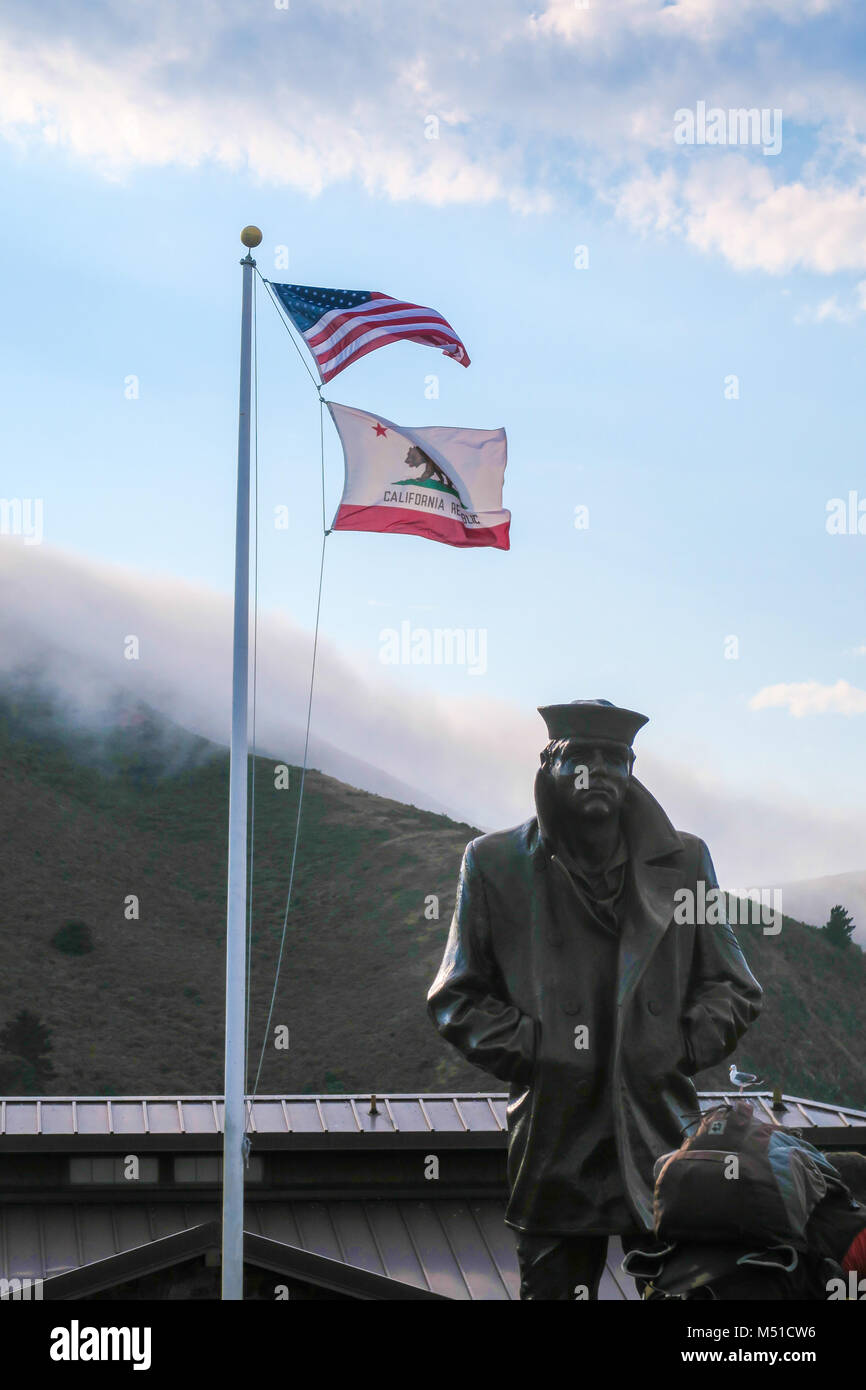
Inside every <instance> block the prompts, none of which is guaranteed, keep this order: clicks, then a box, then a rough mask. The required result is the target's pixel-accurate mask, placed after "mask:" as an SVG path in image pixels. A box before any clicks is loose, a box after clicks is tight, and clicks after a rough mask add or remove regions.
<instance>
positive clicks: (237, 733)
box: [222, 227, 262, 1300]
mask: <svg viewBox="0 0 866 1390" xmlns="http://www.w3.org/2000/svg"><path fill="white" fill-rule="evenodd" d="M261 239H262V234H261V232H260V231H259V229H258V227H244V229H243V231H242V232H241V242H242V243H243V245H244V246H246V248H247V254H246V256H244V258H243V260H242V261H241V265H242V266H243V294H242V301H241V371H240V403H239V411H238V491H237V514H236V528H235V608H234V646H233V655H232V741H231V761H230V771H229V860H228V894H227V904H226V1024H225V1134H224V1141H223V1211H222V1215H223V1228H222V1298H223V1300H227V1299H242V1298H243V1296H244V1159H245V1154H244V1139H245V1133H246V1123H245V1120H246V1117H245V1105H246V1094H245V1093H246V974H247V970H246V954H247V941H246V904H247V761H248V742H247V665H248V654H249V588H250V395H251V378H252V321H253V314H252V305H253V274H254V272H255V265H256V263H255V261H254V260H253V258H252V255H251V254H250V251H251V249H252V248H253V247H256V246H258V245H259V243H260V242H261Z"/></svg>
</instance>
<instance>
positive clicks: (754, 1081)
mask: <svg viewBox="0 0 866 1390" xmlns="http://www.w3.org/2000/svg"><path fill="white" fill-rule="evenodd" d="M728 1075H729V1077H730V1078H731V1084H732V1085H734V1086H737V1087H739V1090H740V1094H742V1092H743V1091H744V1090H745V1089H746V1087H747V1086H760V1084H761V1082H762V1081H763V1079H764V1078H763V1077H762V1076H753V1075H752V1073H751V1072H750V1071H737V1068H736V1067H735V1066H734V1064H733V1063H731V1070H730V1071H729V1072H728Z"/></svg>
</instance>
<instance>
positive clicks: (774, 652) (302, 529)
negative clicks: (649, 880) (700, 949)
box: [0, 0, 866, 885]
mask: <svg viewBox="0 0 866 1390" xmlns="http://www.w3.org/2000/svg"><path fill="white" fill-rule="evenodd" d="M864 28H866V23H864V16H863V13H862V11H861V10H860V7H859V6H858V5H856V4H855V3H843V2H842V0H839V3H836V2H835V0H742V3H740V4H738V5H731V4H730V3H727V0H725V3H722V0H681V3H678V4H659V3H657V2H656V3H652V2H651V0H604V3H602V0H599V2H598V3H592V0H591V2H590V3H589V4H586V5H585V4H582V3H574V2H573V0H535V3H534V4H529V3H523V0H500V2H499V3H497V5H495V6H481V5H478V6H466V5H458V4H455V3H453V0H425V3H419V4H417V5H413V6H411V7H406V6H404V5H400V4H398V3H396V0H363V3H362V0H309V2H308V0H289V3H288V4H287V5H285V6H283V5H282V4H274V3H264V0H261V2H260V3H257V4H249V3H243V4H241V3H230V2H229V0H220V2H219V3H209V4H207V5H205V4H202V3H195V2H194V3H190V4H186V5H184V6H183V7H180V6H176V5H168V4H165V5H164V4H161V3H154V0H143V2H142V3H139V4H136V5H135V6H132V7H130V6H128V5H121V4H119V3H103V4H91V5H88V6H87V7H86V9H85V8H84V7H75V6H68V5H60V4H55V3H51V0H49V2H48V3H45V4H42V5H40V6H38V7H17V8H16V9H15V10H14V11H13V12H7V13H6V14H5V15H4V17H3V18H2V20H0V182H2V187H3V190H4V194H5V198H4V203H5V206H6V208H7V215H6V217H5V218H4V219H3V222H2V225H0V249H2V255H3V260H4V264H5V266H6V268H7V276H6V293H5V296H4V307H5V313H4V315H3V325H2V330H0V380H2V383H3V388H4V394H5V409H4V421H5V431H4V433H5V441H4V444H5V447H4V449H3V465H2V474H0V498H2V499H6V500H7V501H9V500H10V499H20V500H22V501H26V500H27V499H29V500H30V504H31V507H32V506H35V504H36V503H37V502H38V504H39V506H40V507H41V516H42V522H41V535H40V537H39V543H31V541H33V540H34V537H33V536H30V537H25V536H24V535H23V534H20V530H21V528H18V529H19V534H16V533H15V530H16V528H15V525H14V522H10V521H9V520H8V517H7V519H6V520H5V521H4V522H3V530H4V532H5V533H6V534H0V573H2V576H3V592H4V593H5V600H4V601H3V603H2V620H3V626H4V636H3V642H2V650H0V666H2V668H4V669H8V668H10V667H12V666H14V664H15V663H16V661H17V660H18V659H19V656H20V655H21V654H24V653H27V652H30V651H32V650H39V651H40V652H41V653H42V658H43V659H44V660H45V661H46V662H47V663H48V664H49V666H50V668H51V670H52V671H53V673H54V675H55V678H56V679H57V681H58V683H59V684H60V685H66V686H67V687H69V688H74V689H75V690H76V692H77V694H78V696H79V697H80V698H83V695H82V692H83V690H84V689H85V688H89V689H90V695H91V698H92V701H93V704H94V708H96V707H98V705H99V700H98V699H97V694H96V690H97V687H98V688H99V690H105V689H107V688H108V687H110V686H111V684H112V683H114V682H117V683H120V684H124V685H125V686H127V687H129V688H133V689H138V690H139V692H140V693H141V694H142V695H143V696H146V697H147V698H151V699H154V700H157V701H158V702H160V704H161V707H163V708H165V709H166V711H167V712H168V713H171V714H172V715H173V717H175V718H178V719H179V720H180V721H181V722H186V723H188V724H189V725H190V726H191V727H195V728H197V729H199V730H201V731H202V732H206V733H207V734H208V736H210V737H215V738H219V739H222V740H225V741H227V739H228V731H229V726H230V611H231V605H230V600H231V593H232V587H233V544H234V501H235V498H234V489H235V469H236V447H237V400H238V352H239V317H240V280H241V272H240V269H239V266H238V262H239V260H240V256H241V254H242V250H243V248H242V247H241V246H240V243H239V240H238V234H239V232H240V229H241V228H242V227H243V226H244V225H246V224H247V223H255V224H256V225H258V226H259V227H260V228H261V229H262V232H263V241H262V244H261V246H260V247H259V248H258V250H257V252H256V258H257V261H258V266H259V269H260V271H261V274H262V275H263V276H264V277H265V278H269V279H272V280H286V281H291V282H294V283H302V284H311V285H323V286H338V287H342V288H348V289H358V288H367V289H376V290H381V291H384V292H385V293H387V294H392V295H394V296H396V297H399V298H406V299H409V300H412V301H414V302H417V303H420V304H427V305H432V306H434V307H435V308H436V309H437V310H438V311H439V312H441V313H442V314H444V315H445V317H446V318H447V319H448V320H449V321H450V322H451V323H452V324H453V325H454V327H455V329H456V330H457V332H458V334H459V335H460V337H461V338H462V340H463V341H464V343H465V344H466V346H467V349H468V351H469V355H470V357H471V359H472V363H471V366H470V367H469V368H468V369H464V368H462V367H460V366H459V365H457V364H456V363H454V362H453V361H451V360H450V359H448V358H446V357H444V356H443V355H442V354H441V353H438V352H436V351H435V350H433V349H430V348H424V347H420V346H417V345H413V344H399V345H394V346H389V347H387V348H385V349H383V350H381V351H378V352H375V353H371V354H369V355H368V356H367V357H366V358H364V359H363V360H362V361H360V362H358V363H356V364H354V365H352V366H350V367H349V368H347V370H346V371H345V372H343V373H342V374H341V375H340V376H338V377H337V378H336V379H335V380H334V381H333V382H331V383H330V384H329V385H328V387H326V388H325V391H324V394H325V396H326V397H327V398H328V399H331V400H334V401H338V402H342V403H344V404H347V405H352V406H356V407H359V408H361V409H363V410H367V411H370V412H373V413H381V414H382V415H383V416H385V417H386V418H388V419H390V420H394V421H396V422H399V423H403V424H406V425H408V426H423V425H436V424H440V425H452V426H467V427H476V428H490V429H492V428H496V427H499V426H504V427H505V429H506V431H507V435H508V444H509V462H508V468H507V471H506V475H505V490H504V505H505V506H506V507H508V508H509V509H510V510H511V512H512V528H511V549H510V550H509V551H508V552H501V551H495V550H489V549H478V550H459V549H454V548H451V547H448V546H445V545H437V544H434V543H432V542H430V541H427V540H422V539H419V538H416V537H401V536H381V535H373V534H349V533H342V534H340V533H335V534H332V535H331V536H330V537H329V538H328V540H327V543H326V553H325V570H324V587H323V597H322V610H321V665H320V671H319V682H317V688H316V695H315V699H314V706H313V733H314V740H316V743H315V752H316V753H317V754H318V757H319V758H320V764H319V765H321V766H322V768H323V770H325V771H332V772H333V773H334V775H341V773H342V774H343V775H345V776H346V777H347V778H349V777H350V775H351V773H350V770H349V763H348V762H347V759H355V760H358V761H360V762H361V763H364V764H366V765H367V769H368V773H367V774H361V773H360V772H358V770H357V768H355V773H354V775H357V776H358V777H359V778H361V780H363V778H364V777H366V781H364V785H369V786H370V788H371V789H373V790H384V789H386V786H389V785H391V784H390V783H388V782H387V779H389V778H390V779H394V782H395V783H400V784H404V785H405V786H407V787H409V788H412V789H415V791H416V792H417V794H418V799H419V800H426V802H427V803H428V804H430V805H434V806H436V807H445V808H447V809H448V810H449V811H451V812H452V813H453V814H455V815H458V816H459V817H460V818H462V819H466V820H469V821H471V822H472V823H474V824H478V825H481V826H483V827H485V828H490V827H494V826H497V825H506V824H511V823H514V822H515V821H517V820H520V819H522V818H523V817H524V816H526V815H528V814H530V812H531V786H532V778H533V774H534V768H535V766H536V765H537V755H538V750H539V748H540V747H541V744H542V742H543V741H544V729H543V725H542V723H541V720H540V718H539V716H538V715H537V713H536V712H535V711H536V707H537V706H538V705H541V704H547V703H551V702H555V701H559V700H570V699H575V698H599V697H602V698H607V699H611V700H613V701H615V702H616V703H618V704H622V705H626V706H628V707H630V708H633V709H637V710H640V711H642V712H643V713H645V714H647V715H648V716H649V718H650V723H649V724H648V725H647V726H646V728H645V729H644V730H643V731H642V732H641V733H640V735H639V736H638V739H637V741H636V751H637V753H638V763H637V765H636V773H637V775H638V776H640V777H642V779H643V780H644V781H645V782H646V783H647V785H649V786H650V788H651V789H652V790H653V791H654V792H655V793H656V794H657V795H658V796H659V797H660V799H661V800H662V801H663V804H664V805H665V807H666V809H667V810H668V812H669V814H671V816H672V818H673V819H674V821H675V823H676V824H677V825H678V826H679V827H680V828H682V829H687V830H691V831H693V832H695V833H698V834H700V835H701V836H702V837H703V838H705V839H706V840H707V842H708V843H709V845H710V848H711V851H712V853H713V856H714V859H715V862H716V867H717V869H718V870H719V873H720V877H721V878H722V880H723V881H724V882H727V883H733V882H738V883H744V882H745V881H746V880H747V879H748V880H749V881H750V882H759V883H761V884H766V885H771V884H774V883H776V882H782V881H784V882H788V881H789V880H792V879H798V878H807V877H815V876H818V875H826V874H837V873H843V872H847V871H851V870H858V869H863V868H866V863H864V860H866V853H864V851H863V849H862V848H861V847H862V846H863V844H864V843H866V838H864V832H866V805H864V798H863V794H862V786H863V782H864V774H866V741H864V737H863V725H864V718H866V616H864V604H863V594H864V583H863V567H864V560H866V470H864V467H863V436H864V427H863V395H864V393H863V390H862V384H861V383H862V380H863V374H864V324H866V144H864V136H866V85H864V82H863V71H862V69H863V66H864V57H863V55H866V44H864V42H863V39H864V33H863V30H864ZM739 108H743V109H748V110H751V109H754V110H755V111H756V112H758V113H759V115H760V116H761V121H762V122H763V124H761V121H759V122H758V123H757V124H756V126H755V128H754V130H753V129H752V128H751V127H749V132H748V133H749V134H750V135H754V137H755V139H754V141H753V142H751V143H746V142H744V141H743V140H742V139H740V140H739V142H737V140H736V137H737V134H738V133H739V135H740V136H742V135H743V134H744V131H743V130H740V131H739V132H738V128H737V122H736V120H735V118H733V117H731V116H730V115H729V113H730V112H731V111H732V110H734V109H739ZM714 112H715V113H716V114H715V115H714V114H713V113H714ZM690 131H691V134H692V135H693V136H694V138H695V142H694V143H683V142H682V140H681V137H683V136H684V135H685V136H687V135H688V134H689V132H690ZM720 134H724V135H725V140H726V142H725V143H724V144H722V143H719V137H720ZM728 135H731V136H732V141H733V142H732V141H729V140H728ZM701 136H703V137H704V141H703V143H701V142H700V137H701ZM708 136H709V139H707V137H708ZM710 140H712V141H713V143H710ZM256 342H257V384H258V389H257V398H258V412H257V416H258V425H257V449H256V453H257V470H256V472H257V517H258V545H257V551H258V565H257V578H258V613H259V672H258V682H257V694H258V712H257V718H258V717H259V715H260V718H259V726H258V727H259V733H260V736H261V739H262V740H263V742H262V747H263V748H265V749H266V751H269V752H270V751H275V752H279V751H280V750H281V749H283V748H287V747H288V748H290V749H291V750H292V751H295V752H296V751H297V743H298V731H299V730H302V727H303V720H304V715H305V709H306V689H305V684H306V681H307V679H308V674H309V658H310V647H311V633H312V627H313V622H314V617H315V608H316V590H317V581H318V570H319V554H320V546H321V540H322V536H321V532H322V501H321V481H320V433H319V431H320V418H319V404H318V401H317V398H316V393H315V391H314V389H313V387H312V385H311V382H310V379H309V377H308V375H307V373H306V372H305V370H304V368H303V366H302V363H301V361H300V360H299V357H298V354H297V352H296V351H295V349H294V347H293V346H292V343H291V341H290V337H289V334H288V333H287V331H286V328H285V325H284V323H283V322H282V321H281V320H280V318H279V316H278V314H277V311H276V310H275V308H274V307H273V305H272V304H271V303H270V302H269V301H268V299H267V296H266V294H265V293H264V292H263V291H262V289H261V287H260V289H259V293H258V299H257V333H256ZM324 440H325V496H326V516H327V519H328V521H329V522H330V519H331V517H332V516H333V513H334V511H335V510H336V506H337V503H338V501H339V497H340V492H341V485H342V459H341V453H340V448H339V443H338V441H337V438H336V435H335V432H334V430H333V427H332V425H331V423H330V421H329V420H328V419H327V418H326V419H325V422H324ZM852 494H853V497H852ZM861 497H862V499H863V516H862V518H860V514H859V502H860V498H861ZM279 507H287V508H288V516H289V525H288V527H287V528H286V529H278V528H277V527H276V526H275V524H274V518H275V509H276V508H279ZM581 508H583V509H586V510H585V511H579V510H578V509H581ZM10 515H11V513H10ZM31 515H35V513H33V512H31ZM834 518H835V520H834ZM840 518H841V520H840ZM580 519H583V520H585V521H588V524H586V525H584V526H582V527H580V526H577V525H576V524H575V523H576V520H580ZM860 519H862V526H863V531H862V533H861V532H860V530H859V529H858V520H860ZM828 522H829V523H830V525H831V527H833V526H835V528H836V531H835V532H834V531H833V530H828ZM840 528H841V530H842V532H843V533H842V534H839V533H836V532H838V531H839V530H840ZM404 623H408V624H409V627H410V630H411V631H414V630H417V629H419V628H424V629H427V630H430V631H435V630H436V629H441V628H449V629H455V628H456V629H460V630H462V631H464V632H465V633H466V634H467V635H468V634H472V637H471V641H472V642H473V643H474V644H475V648H474V649H475V650H476V651H481V652H483V660H482V661H476V662H475V663H474V665H472V664H470V663H466V664H463V665H450V666H448V665H444V664H440V665H435V664H430V665H411V664H398V665H389V664H384V663H383V661H382V660H381V656H382V651H383V633H385V632H386V631H388V630H391V629H396V630H400V629H401V625H402V624H404ZM128 633H136V634H139V635H140V637H141V656H140V660H139V661H138V662H136V663H131V662H129V661H126V660H124V657H123V638H124V637H125V636H126V635H127V634H128ZM482 634H483V637H482ZM479 644H481V645H479ZM88 682H89V685H88Z"/></svg>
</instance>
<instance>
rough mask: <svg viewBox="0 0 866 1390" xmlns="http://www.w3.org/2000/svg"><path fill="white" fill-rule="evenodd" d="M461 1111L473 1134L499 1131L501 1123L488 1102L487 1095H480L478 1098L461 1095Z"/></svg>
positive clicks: (496, 1132)
mask: <svg viewBox="0 0 866 1390" xmlns="http://www.w3.org/2000/svg"><path fill="white" fill-rule="evenodd" d="M460 1112H461V1114H462V1115H463V1118H464V1120H465V1121H466V1123H467V1125H468V1126H469V1128H470V1130H471V1131H472V1133H473V1134H476V1133H490V1132H492V1133H494V1134H498V1133H499V1130H500V1125H499V1124H498V1123H497V1120H496V1116H495V1115H494V1114H493V1112H492V1111H491V1109H490V1106H489V1105H488V1104H487V1098H486V1096H479V1098H478V1099H477V1100H473V1099H469V1098H468V1097H461V1100H460Z"/></svg>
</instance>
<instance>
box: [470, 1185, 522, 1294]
mask: <svg viewBox="0 0 866 1390" xmlns="http://www.w3.org/2000/svg"><path fill="white" fill-rule="evenodd" d="M469 1206H470V1207H471V1208H472V1214H473V1216H474V1217H475V1221H476V1224H477V1226H478V1229H479V1231H480V1232H481V1234H482V1235H483V1237H484V1240H485V1242H486V1245H487V1249H488V1250H489V1252H490V1257H491V1259H492V1260H493V1262H494V1263H495V1265H496V1268H497V1270H498V1271H499V1276H500V1278H501V1279H502V1282H503V1284H504V1285H505V1288H506V1289H507V1290H508V1296H509V1298H513V1299H518V1298H519V1297H520V1272H519V1270H518V1267H517V1249H516V1246H515V1243H514V1235H513V1234H512V1232H511V1230H510V1229H509V1227H508V1226H506V1224H505V1221H504V1220H503V1217H504V1215H505V1203H504V1202H502V1201H498V1200H497V1199H496V1198H479V1199H478V1200H477V1201H474V1202H470V1203H469Z"/></svg>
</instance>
